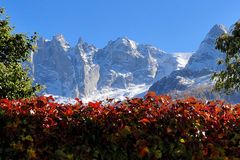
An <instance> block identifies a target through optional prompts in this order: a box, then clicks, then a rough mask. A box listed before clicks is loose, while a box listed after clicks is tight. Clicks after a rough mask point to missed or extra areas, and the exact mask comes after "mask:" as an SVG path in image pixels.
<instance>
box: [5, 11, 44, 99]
mask: <svg viewBox="0 0 240 160" xmlns="http://www.w3.org/2000/svg"><path fill="white" fill-rule="evenodd" d="M35 42H36V33H34V35H33V36H31V37H30V38H29V37H28V36H26V35H25V34H14V33H13V27H11V26H10V24H9V18H8V17H6V15H5V14H4V9H0V98H9V99H18V98H27V97H30V96H33V95H35V94H36V92H37V91H38V90H40V86H39V85H35V86H33V85H32V84H33V81H32V79H31V78H30V77H29V75H28V70H29V69H27V68H25V67H23V66H22V64H23V63H24V62H25V61H27V60H28V59H29V57H30V53H31V52H33V51H34V50H35V46H34V44H35Z"/></svg>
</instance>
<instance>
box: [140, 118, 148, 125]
mask: <svg viewBox="0 0 240 160" xmlns="http://www.w3.org/2000/svg"><path fill="white" fill-rule="evenodd" d="M139 122H141V123H144V124H145V123H150V121H149V120H148V119H147V118H143V119H141V120H140V121H139Z"/></svg>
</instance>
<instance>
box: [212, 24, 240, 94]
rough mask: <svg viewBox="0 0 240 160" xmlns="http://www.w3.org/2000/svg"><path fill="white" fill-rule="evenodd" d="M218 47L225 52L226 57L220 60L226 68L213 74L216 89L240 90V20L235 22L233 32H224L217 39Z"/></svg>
mask: <svg viewBox="0 0 240 160" xmlns="http://www.w3.org/2000/svg"><path fill="white" fill-rule="evenodd" d="M216 49H218V50H220V51H221V52H223V53H225V59H224V60H221V61H219V62H218V64H219V65H221V64H223V65H225V69H224V70H222V71H220V72H216V73H214V74H213V76H212V79H213V80H215V81H216V84H215V89H216V90H217V91H221V90H223V91H225V92H226V93H231V92H233V91H239V90H240V22H237V23H235V25H234V28H233V30H232V31H231V33H228V34H223V35H222V36H220V37H219V38H218V39H217V41H216Z"/></svg>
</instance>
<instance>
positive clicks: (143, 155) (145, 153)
mask: <svg viewBox="0 0 240 160" xmlns="http://www.w3.org/2000/svg"><path fill="white" fill-rule="evenodd" d="M148 153H149V149H148V147H143V148H142V149H141V150H140V152H139V154H140V156H141V157H145V156H146V155H147V154H148Z"/></svg>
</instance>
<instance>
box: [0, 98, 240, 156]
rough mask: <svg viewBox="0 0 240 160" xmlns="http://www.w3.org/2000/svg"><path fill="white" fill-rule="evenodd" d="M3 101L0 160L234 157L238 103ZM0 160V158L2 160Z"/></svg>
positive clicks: (238, 140) (239, 129)
mask: <svg viewBox="0 0 240 160" xmlns="http://www.w3.org/2000/svg"><path fill="white" fill-rule="evenodd" d="M77 101H78V102H77V103H76V104H75V105H70V104H65V105H64V104H57V103H55V102H54V99H53V98H52V97H43V96H42V97H38V98H32V99H20V100H8V99H1V100H0V155H1V156H0V157H1V158H2V159H152V160H155V159H239V158H240V152H239V148H240V105H231V104H224V102H222V101H209V102H203V101H201V100H197V99H195V98H187V99H184V100H172V99H171V98H170V97H168V96H164V95H163V96H156V95H155V94H153V93H148V94H147V95H146V96H145V98H134V99H127V100H125V101H117V102H114V101H113V100H112V99H108V100H106V101H104V102H101V101H99V102H89V103H88V104H83V103H82V102H81V101H80V100H78V99H77ZM1 158H0V159H1Z"/></svg>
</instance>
